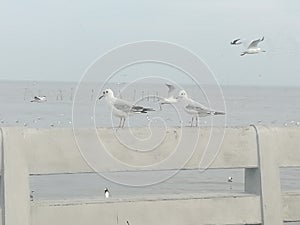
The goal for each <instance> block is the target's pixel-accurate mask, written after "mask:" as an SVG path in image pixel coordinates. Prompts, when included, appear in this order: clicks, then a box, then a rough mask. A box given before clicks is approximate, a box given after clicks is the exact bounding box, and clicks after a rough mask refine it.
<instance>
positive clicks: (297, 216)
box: [1, 126, 300, 225]
mask: <svg viewBox="0 0 300 225" xmlns="http://www.w3.org/2000/svg"><path fill="white" fill-rule="evenodd" d="M1 131H2V132H1V134H2V137H1V144H2V145H1V153H2V154H1V158H2V160H1V167H2V171H1V172H2V177H3V179H2V185H1V189H2V191H1V193H2V198H3V199H4V201H3V203H2V211H1V214H2V223H3V224H5V225H19V224H20V225H29V224H33V225H48V224H49V225H50V224H64V225H66V224H72V225H77V224H107V225H109V224H126V221H129V222H130V224H144V225H147V224H151V225H153V224H155V225H159V224H174V225H176V224H178V225H179V224H180V225H185V224H186V225H188V224H216V223H221V224H226V223H228V224H238V223H250V224H253V223H263V224H265V225H269V224H270V225H271V224H272V225H276V224H278V225H279V224H282V222H283V220H285V221H299V220H300V213H299V212H300V195H299V193H298V194H297V193H292V194H291V193H290V194H286V193H281V190H280V177H279V167H285V166H299V165H300V151H299V148H300V129H297V128H269V127H255V126H253V127H241V128H226V129H225V135H224V129H222V128H216V129H214V131H211V130H210V129H209V128H201V129H200V130H199V129H197V128H189V127H187V128H183V129H179V128H168V129H167V131H166V132H164V135H162V133H161V132H162V130H161V129H159V128H154V129H153V130H152V133H153V134H154V135H153V139H147V138H145V137H147V135H148V134H149V130H148V129H147V128H135V129H133V130H129V129H118V130H113V129H110V128H100V129H97V130H96V131H95V130H93V129H77V130H72V129H67V128H66V129H62V128H61V129H57V128H55V129H24V128H2V129H1ZM114 132H117V133H114ZM132 132H133V133H135V134H136V135H137V136H138V137H140V140H138V141H137V140H136V139H132V136H131V134H132ZM74 133H75V135H74ZM116 135H117V136H118V138H120V139H122V140H125V144H124V142H119V141H118V140H117V139H116ZM223 135H224V136H223ZM96 137H100V143H99V141H95V140H99V139H97V138H96ZM141 140H142V141H141ZM219 140H222V142H219ZM126 141H127V143H126ZM157 141H159V143H160V144H159V145H157V146H156V147H155V149H152V150H151V151H148V152H147V154H145V152H142V151H140V150H138V151H135V150H132V149H130V148H129V147H128V146H130V147H131V146H137V147H139V148H141V149H143V148H144V147H145V146H146V147H147V146H151V145H152V146H155V144H156V142H157ZM207 143H210V144H207ZM127 144H128V145H127ZM80 148H81V151H79V149H80ZM107 148H109V151H110V153H111V154H112V155H113V156H114V157H113V158H115V159H122V160H123V161H125V162H126V163H125V164H122V163H119V162H112V161H110V160H108V158H107V157H108V156H107V154H106V152H105V150H107ZM174 149H176V154H177V155H176V157H173V158H171V160H169V161H168V162H167V163H163V164H161V165H159V166H158V167H155V169H175V168H181V166H182V162H180V160H181V159H182V158H183V157H185V156H186V153H187V152H188V151H190V150H191V149H192V150H193V151H191V152H189V153H191V154H188V156H190V157H189V158H188V160H187V161H186V163H185V164H184V165H183V168H184V169H191V168H199V167H200V168H203V167H206V166H209V167H210V168H246V170H245V190H246V192H245V194H238V193H232V195H230V196H228V195H214V196H209V195H204V196H196V195H190V196H178V195H176V196H164V197H160V198H152V199H146V198H142V199H121V200H111V199H109V200H108V201H105V202H97V201H94V202H72V201H65V202H49V201H46V202H36V201H33V202H30V201H29V182H28V176H29V174H50V173H77V172H92V171H93V170H92V169H91V168H90V166H89V165H88V164H87V163H86V161H85V160H84V159H83V156H85V157H86V158H88V161H89V162H90V161H92V162H93V160H95V159H96V160H97V164H98V165H99V167H97V170H98V171H115V170H136V169H140V168H138V167H135V166H128V165H126V164H129V165H136V166H141V165H143V164H147V163H149V164H151V163H152V164H153V163H155V161H156V160H158V161H162V160H164V159H165V158H166V156H168V155H170V154H171V155H172V153H173V151H174ZM205 149H208V151H205ZM214 149H219V150H220V151H213V150H214ZM85 151H87V152H85ZM89 153H92V154H89ZM216 153H218V154H216ZM205 157H206V158H205ZM203 159H205V160H204V161H205V162H207V163H206V164H205V163H204V164H203V163H202V162H203ZM166 161H167V160H166ZM142 169H150V170H151V169H154V167H151V166H150V167H145V168H142ZM16 178H17V179H16Z"/></svg>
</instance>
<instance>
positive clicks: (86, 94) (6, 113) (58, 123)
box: [0, 81, 300, 127]
mask: <svg viewBox="0 0 300 225" xmlns="http://www.w3.org/2000/svg"><path fill="white" fill-rule="evenodd" d="M101 87H102V85H101V84H99V85H98V86H97V85H96V86H95V85H89V84H87V85H86V86H84V88H83V91H81V92H82V93H83V94H80V95H78V94H77V95H76V88H77V84H76V83H55V82H42V83H37V82H30V81H28V82H9V81H2V82H0V104H1V108H2V110H1V111H0V123H1V126H28V127H71V126H73V123H74V125H75V126H83V127H89V126H94V125H95V126H97V127H112V126H117V125H118V122H119V120H118V119H116V118H113V117H112V116H111V112H110V110H109V108H108V106H107V104H106V103H105V101H103V100H101V101H99V100H97V99H98V97H99V96H100V94H101V90H100V88H101ZM104 87H109V88H111V89H112V90H114V92H115V95H119V94H120V93H121V97H122V98H123V99H126V100H128V101H131V102H134V103H136V104H141V105H144V106H149V107H152V108H154V109H156V111H155V112H153V113H149V115H148V116H146V115H144V114H143V115H136V116H132V117H130V118H129V119H127V123H126V125H127V126H146V125H147V124H148V123H149V120H151V121H152V124H154V125H156V126H165V125H166V126H180V125H182V126H189V125H190V121H191V117H190V115H188V114H186V113H185V112H184V111H182V110H181V107H180V104H179V106H177V107H174V106H172V105H165V106H163V110H162V111H160V110H159V105H158V104H157V99H158V98H157V96H158V97H166V96H167V88H166V87H165V86H164V85H163V84H136V85H132V86H128V87H126V84H106V85H105V86H104ZM96 88H98V89H96ZM184 88H185V90H186V91H187V92H188V94H189V95H190V96H191V97H193V98H194V99H195V100H198V101H200V102H201V103H202V104H204V105H206V106H211V107H212V108H213V109H215V110H219V111H225V112H226V117H224V116H219V117H217V116H216V117H213V118H212V117H206V118H202V119H201V120H200V124H201V126H210V125H213V126H247V125H249V124H266V125H272V126H297V125H298V126H300V102H299V97H300V88H299V87H297V88H296V87H239V86H225V87H208V88H207V87H206V88H204V89H205V90H208V91H207V93H209V95H208V94H207V96H205V94H206V93H204V94H203V93H202V90H200V89H199V87H196V86H189V85H186V86H184ZM219 88H220V89H221V90H222V92H223V93H222V96H221V97H220V94H219ZM102 89H103V88H102ZM122 89H124V90H123V91H122ZM81 90H82V88H81ZM174 94H175V95H176V94H177V93H176V91H175V93H174ZM35 95H45V96H47V102H44V103H32V102H30V101H31V100H32V99H33V96H35ZM73 103H74V105H73ZM72 109H74V111H75V112H74V114H75V118H74V121H72ZM78 114H79V115H82V114H84V118H83V117H80V119H78V118H77V117H76V115H78ZM212 120H213V121H212ZM212 122H213V124H212Z"/></svg>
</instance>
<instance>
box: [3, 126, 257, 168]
mask: <svg viewBox="0 0 300 225" xmlns="http://www.w3.org/2000/svg"><path fill="white" fill-rule="evenodd" d="M5 129H6V132H7V133H9V134H10V135H11V136H13V138H12V140H13V144H14V146H15V147H16V148H20V149H22V151H23V152H24V154H25V157H26V160H27V162H28V166H29V172H30V174H48V173H77V172H92V171H93V170H92V169H91V168H90V167H89V166H88V165H87V163H86V162H85V160H84V159H83V157H82V155H81V152H80V151H79V148H78V146H77V145H76V141H75V137H74V133H73V131H72V129H70V128H65V129H64V128H59V129H57V128H56V129H23V128H5ZM113 132H114V131H113V130H112V129H109V128H100V129H98V130H97V135H98V136H100V137H101V141H102V145H101V143H99V142H95V141H91V139H92V137H94V136H95V130H93V129H81V130H79V131H77V135H78V134H79V135H80V138H81V141H80V142H84V146H85V148H86V149H88V150H89V151H90V152H94V154H91V155H90V156H87V155H84V156H85V157H86V158H87V159H88V160H89V161H93V160H95V159H97V165H98V167H97V170H98V171H116V170H121V171H124V170H136V169H141V168H140V167H129V166H127V165H125V164H121V163H119V162H118V161H116V162H115V164H112V163H111V161H109V160H108V159H107V157H108V156H107V154H106V151H105V149H104V147H103V146H108V147H107V148H108V149H109V151H110V154H112V155H113V156H114V158H115V159H122V161H123V162H125V163H127V164H128V165H137V166H138V165H144V164H151V163H154V162H156V161H162V160H164V159H165V158H166V157H168V156H169V155H171V153H172V152H173V151H174V148H176V153H177V155H176V156H173V158H172V159H169V161H168V162H166V163H164V164H162V165H160V166H159V167H156V168H158V169H176V168H183V169H194V168H200V167H201V160H202V157H203V153H204V151H205V149H206V145H207V143H208V142H209V139H210V129H209V128H203V129H200V130H199V129H197V128H189V127H185V128H183V130H182V131H181V130H180V129H179V128H169V129H168V130H167V131H166V134H165V135H166V136H165V138H164V139H163V141H162V142H161V144H160V145H159V146H157V148H156V149H155V150H154V151H151V152H147V154H145V153H143V152H141V151H132V150H129V149H128V148H127V147H126V146H125V145H124V144H122V143H120V142H119V141H118V140H117V139H116V138H115V136H114V133H113ZM135 132H138V133H139V135H141V136H142V135H146V134H148V132H149V131H148V129H146V128H135ZM152 133H159V128H154V130H153V131H152ZM181 133H184V134H183V136H182V137H180V134H181ZM118 134H119V135H120V136H121V137H122V138H123V140H124V139H125V140H127V139H130V131H129V130H128V129H124V130H123V129H121V130H120V129H119V130H118ZM214 135H219V136H220V138H222V135H223V129H216V132H215V134H214ZM127 136H128V137H127ZM197 140H198V142H196V141H197ZM136 142H138V141H136ZM220 143H221V142H220ZM135 144H136V143H132V145H135ZM150 144H151V143H150ZM155 144H156V143H154V144H153V145H155ZM194 144H195V148H194ZM187 146H190V147H191V148H194V149H192V150H189V147H187ZM255 146H256V140H255V133H254V131H253V129H251V128H250V127H246V128H227V129H226V133H225V136H224V140H223V144H222V145H221V146H220V151H219V154H218V155H217V157H214V156H212V157H211V159H212V160H213V161H212V162H211V164H210V166H209V167H210V168H248V167H250V168H252V167H256V166H257V155H256V153H255V152H254V151H253V149H255ZM217 147H218V146H217ZM86 149H85V150H86ZM95 149H96V150H95ZM86 151H87V150H86ZM188 151H190V153H191V154H190V155H191V157H190V159H189V160H187V163H186V164H184V165H182V164H183V163H182V162H181V161H179V160H181V159H182V158H183V157H187V156H190V155H187V153H186V152H188ZM192 151H193V152H192ZM205 153H206V154H209V151H208V152H205ZM88 157H90V158H88ZM156 168H155V169H156ZM145 169H153V168H151V167H149V168H147V167H145Z"/></svg>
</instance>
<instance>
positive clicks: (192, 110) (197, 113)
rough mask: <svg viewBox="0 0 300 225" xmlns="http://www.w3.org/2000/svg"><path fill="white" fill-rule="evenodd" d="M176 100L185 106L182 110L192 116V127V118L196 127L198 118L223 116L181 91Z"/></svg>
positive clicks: (222, 113)
mask: <svg viewBox="0 0 300 225" xmlns="http://www.w3.org/2000/svg"><path fill="white" fill-rule="evenodd" d="M177 99H178V100H179V101H181V102H183V103H184V104H185V106H184V110H185V111H186V112H187V113H188V114H191V115H192V122H191V126H193V121H194V118H195V119H196V126H198V118H199V117H206V116H214V115H225V113H224V112H217V111H214V110H212V109H209V108H207V107H205V106H204V105H202V104H201V103H199V102H196V101H194V100H193V99H191V98H189V97H188V95H187V93H186V91H184V90H181V91H180V92H179V94H178V96H177Z"/></svg>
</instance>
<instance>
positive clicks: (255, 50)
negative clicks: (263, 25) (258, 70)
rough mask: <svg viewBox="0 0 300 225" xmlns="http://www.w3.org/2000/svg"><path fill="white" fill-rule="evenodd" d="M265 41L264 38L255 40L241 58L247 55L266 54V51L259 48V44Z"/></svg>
mask: <svg viewBox="0 0 300 225" xmlns="http://www.w3.org/2000/svg"><path fill="white" fill-rule="evenodd" d="M263 40H264V37H262V38H261V39H257V40H254V41H252V42H251V43H250V45H249V46H248V48H247V49H246V51H244V52H242V53H241V56H243V55H246V54H257V53H260V52H266V51H265V50H262V49H261V48H259V47H257V45H258V44H259V42H262V41H263Z"/></svg>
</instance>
